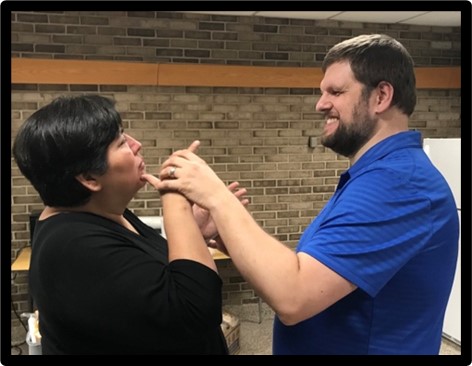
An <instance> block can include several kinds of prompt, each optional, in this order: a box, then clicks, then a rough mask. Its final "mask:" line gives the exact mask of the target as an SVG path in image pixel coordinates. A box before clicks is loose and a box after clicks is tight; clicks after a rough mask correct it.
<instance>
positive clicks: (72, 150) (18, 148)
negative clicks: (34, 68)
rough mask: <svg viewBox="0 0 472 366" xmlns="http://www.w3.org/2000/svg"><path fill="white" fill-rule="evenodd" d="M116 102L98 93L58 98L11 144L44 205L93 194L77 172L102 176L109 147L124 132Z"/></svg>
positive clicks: (73, 201) (83, 200) (68, 203)
mask: <svg viewBox="0 0 472 366" xmlns="http://www.w3.org/2000/svg"><path fill="white" fill-rule="evenodd" d="M121 126H122V124H121V117H120V114H119V113H118V111H117V110H116V109H115V103H114V101H112V100H110V99H108V98H105V97H103V96H99V95H81V96H66V97H59V98H57V99H55V100H54V101H52V102H51V103H50V104H48V105H46V106H44V107H42V108H41V109H39V110H37V111H36V112H35V113H33V114H32V115H31V116H30V117H29V118H28V119H27V120H26V121H25V122H24V123H23V125H22V126H21V128H20V130H19V131H18V134H17V136H16V139H15V142H14V144H13V156H14V159H15V161H16V163H17V164H18V167H19V169H20V171H21V172H22V173H23V175H24V176H25V177H26V178H27V179H28V180H29V181H30V182H31V184H32V185H33V186H34V188H35V189H36V190H37V191H38V193H39V195H40V196H41V199H42V200H43V202H44V204H45V205H47V206H55V207H74V206H79V205H82V204H85V203H86V202H88V200H89V199H90V196H91V192H90V191H89V190H88V189H87V188H85V187H84V186H83V185H82V184H81V183H80V182H79V181H78V180H77V179H76V176H77V175H79V174H87V173H89V174H90V173H93V174H99V175H101V174H104V173H105V172H106V170H107V168H108V165H107V149H108V146H109V145H110V144H111V142H112V141H114V140H115V139H116V138H117V137H118V136H119V134H120V133H121V130H122V127H121Z"/></svg>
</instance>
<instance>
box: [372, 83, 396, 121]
mask: <svg viewBox="0 0 472 366" xmlns="http://www.w3.org/2000/svg"><path fill="white" fill-rule="evenodd" d="M376 92H377V99H376V101H375V102H376V112H377V113H383V112H385V111H386V110H387V109H388V108H390V106H391V105H392V100H393V93H394V89H393V86H392V84H390V83H388V82H386V81H381V82H380V83H379V85H377V88H376Z"/></svg>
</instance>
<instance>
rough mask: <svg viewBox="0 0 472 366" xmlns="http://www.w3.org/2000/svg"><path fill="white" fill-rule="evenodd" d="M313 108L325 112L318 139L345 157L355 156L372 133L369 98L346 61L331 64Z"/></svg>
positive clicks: (374, 125) (373, 120)
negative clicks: (323, 124)
mask: <svg viewBox="0 0 472 366" xmlns="http://www.w3.org/2000/svg"><path fill="white" fill-rule="evenodd" d="M320 89H321V92H322V95H321V97H320V99H319V100H318V102H317V103H316V110H317V111H318V112H323V113H324V114H325V118H326V123H325V126H324V130H323V135H322V136H321V143H322V144H323V145H324V146H326V147H328V148H330V149H331V150H333V151H334V152H336V153H338V154H341V155H343V156H346V157H352V156H354V155H355V154H356V153H357V152H358V151H359V149H360V148H361V147H362V146H363V145H364V144H365V143H366V142H367V141H369V139H370V138H371V137H372V136H373V135H374V132H375V129H376V126H377V119H376V118H375V117H374V116H373V115H372V114H371V113H370V98H369V96H368V95H364V94H363V90H364V86H363V84H361V83H360V82H358V81H357V80H356V79H355V77H354V74H353V73H352V70H351V66H350V65H349V63H348V62H338V63H334V64H332V65H330V66H329V67H328V68H327V70H326V73H325V75H324V77H323V80H322V81H321V84H320Z"/></svg>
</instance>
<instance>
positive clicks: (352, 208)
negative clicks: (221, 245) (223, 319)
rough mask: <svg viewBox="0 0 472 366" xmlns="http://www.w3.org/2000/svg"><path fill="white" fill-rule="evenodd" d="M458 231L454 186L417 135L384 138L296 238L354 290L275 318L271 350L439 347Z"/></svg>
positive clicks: (364, 351)
mask: <svg viewBox="0 0 472 366" xmlns="http://www.w3.org/2000/svg"><path fill="white" fill-rule="evenodd" d="M458 236H459V222H458V214H457V209H456V205H455V202H454V198H453V195H452V192H451V190H450V188H449V186H448V184H447V183H446V181H445V179H444V178H443V177H442V175H441V174H440V173H439V172H438V170H437V169H436V168H435V167H434V166H433V165H432V163H431V162H430V160H429V158H428V157H427V155H426V154H425V153H424V151H423V149H422V146H421V136H420V134H419V133H418V132H413V131H405V132H401V133H398V134H396V135H394V136H391V137H389V138H387V139H385V140H383V141H381V142H379V143H378V144H376V145H375V146H373V147H372V148H370V149H369V150H368V151H367V152H366V153H365V154H364V155H363V156H361V158H360V159H359V160H358V161H357V162H356V163H355V164H354V165H353V166H352V167H351V168H350V169H349V170H347V171H346V172H344V173H343V174H342V175H341V177H340V180H339V184H338V187H337V189H336V191H335V193H334V195H333V196H332V198H331V199H330V201H329V202H328V203H327V204H326V206H325V207H324V208H323V210H322V211H321V212H320V214H319V215H318V217H317V218H316V219H315V220H314V221H313V222H312V223H311V224H310V226H309V227H308V228H307V229H306V231H305V232H304V233H303V235H302V237H301V238H300V242H299V244H298V246H297V252H304V253H307V254H309V255H311V256H312V257H314V258H316V259H317V260H318V261H320V262H322V263H323V264H325V265H326V266H328V267H329V268H331V269H332V270H333V271H335V272H337V273H339V274H340V275H341V276H343V277H344V278H346V279H347V280H348V281H350V282H352V283H354V284H355V285H356V286H358V289H357V290H355V291H354V292H352V293H351V294H349V295H348V296H346V297H344V298H343V299H341V300H340V301H338V302H337V303H335V304H333V305H332V306H330V307H329V308H327V309H325V310H324V311H322V312H321V313H319V314H318V315H315V316H313V317H312V318H310V319H307V320H305V321H303V322H300V323H298V324H296V325H294V326H285V325H283V324H282V323H281V322H280V321H279V319H278V318H277V317H276V318H275V321H274V334H273V353H274V354H320V355H336V354H337V355H356V354H360V355H369V354H438V352H439V347H440V343H441V333H442V326H443V321H444V313H445V310H446V305H447V301H448V298H449V294H450V291H451V287H452V282H453V278H454V273H455V267H456V261H457V253H458ZM313 280H314V281H316V280H317V279H313Z"/></svg>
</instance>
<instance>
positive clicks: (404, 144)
mask: <svg viewBox="0 0 472 366" xmlns="http://www.w3.org/2000/svg"><path fill="white" fill-rule="evenodd" d="M404 148H421V133H419V132H418V131H403V132H399V133H397V134H395V135H392V136H390V137H387V138H386V139H384V140H382V141H380V142H379V143H377V144H375V145H374V146H372V147H371V148H370V149H369V150H367V151H366V152H365V153H364V155H362V156H361V157H360V159H359V160H357V161H356V162H355V163H354V165H352V166H351V167H350V168H349V169H348V170H347V171H345V172H344V173H342V174H341V177H340V179H339V184H338V189H340V188H341V187H342V186H343V185H344V184H345V183H346V182H347V181H348V180H349V178H350V177H354V176H356V175H357V174H358V173H359V172H360V171H361V170H362V169H364V168H365V167H367V166H369V165H370V164H372V163H373V162H374V161H376V160H379V159H381V158H383V157H384V156H385V155H388V154H390V153H391V152H392V151H396V150H400V149H404Z"/></svg>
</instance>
